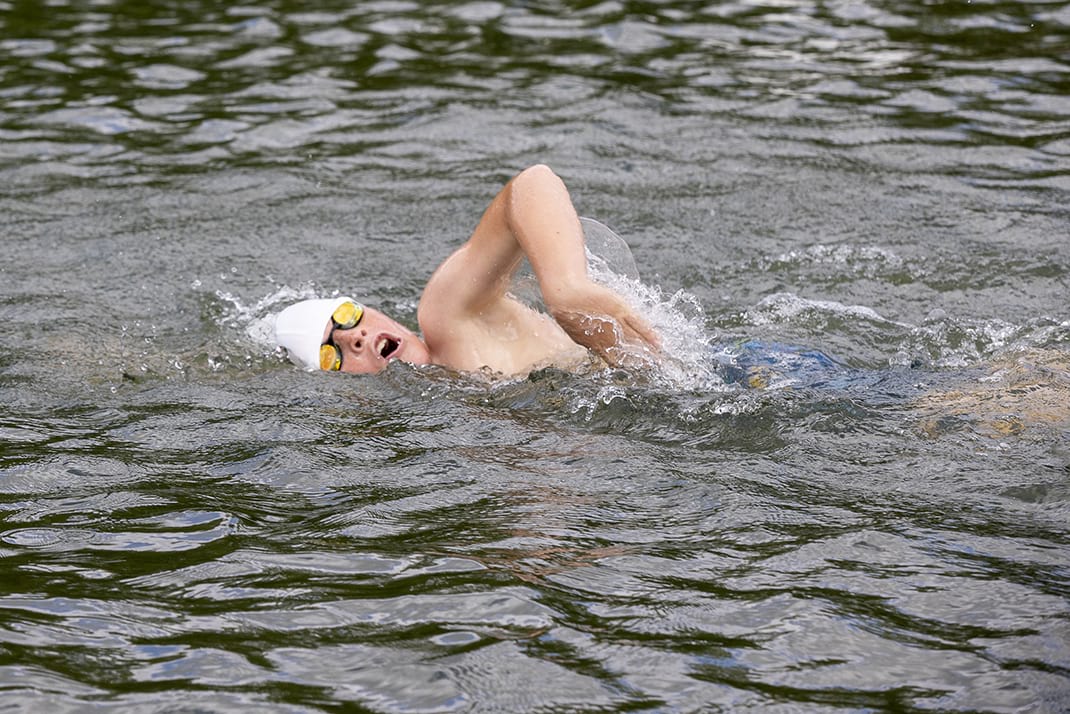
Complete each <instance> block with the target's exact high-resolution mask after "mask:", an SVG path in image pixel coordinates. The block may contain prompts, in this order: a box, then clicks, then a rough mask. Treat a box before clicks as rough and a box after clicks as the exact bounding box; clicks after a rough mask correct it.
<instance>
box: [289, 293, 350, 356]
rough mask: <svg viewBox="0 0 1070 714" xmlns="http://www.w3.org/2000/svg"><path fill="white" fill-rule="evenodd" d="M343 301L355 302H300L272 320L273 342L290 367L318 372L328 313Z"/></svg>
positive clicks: (346, 299) (339, 299)
mask: <svg viewBox="0 0 1070 714" xmlns="http://www.w3.org/2000/svg"><path fill="white" fill-rule="evenodd" d="M344 302H355V301H354V300H353V298H349V297H340V298H329V299H325V300H323V299H320V300H302V301H301V302H299V303H296V304H294V305H290V306H289V307H288V308H286V309H285V310H283V311H282V312H280V313H279V314H278V316H277V317H276V318H275V342H276V343H278V345H279V346H280V347H285V348H286V353H287V354H288V355H289V356H290V360H292V361H293V363H294V364H296V365H298V366H300V367H304V368H305V369H307V370H309V371H310V372H311V371H315V370H318V369H319V368H320V345H322V344H323V330H324V328H326V327H327V323H328V322H329V321H330V319H331V314H332V313H333V312H334V311H335V309H336V308H337V307H338V306H339V305H341V304H342V303H344Z"/></svg>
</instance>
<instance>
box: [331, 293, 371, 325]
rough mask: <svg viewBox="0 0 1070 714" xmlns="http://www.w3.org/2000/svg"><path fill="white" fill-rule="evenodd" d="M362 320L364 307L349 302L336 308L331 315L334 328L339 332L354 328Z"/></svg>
mask: <svg viewBox="0 0 1070 714" xmlns="http://www.w3.org/2000/svg"><path fill="white" fill-rule="evenodd" d="M362 319H364V307H363V306H362V305H358V304H357V303H355V302H352V301H349V300H347V301H346V302H344V303H342V304H341V305H339V306H338V307H336V308H335V309H334V312H333V313H331V320H332V321H333V322H334V326H335V327H337V328H338V329H340V330H348V329H350V328H351V327H356V326H357V325H359V324H360V321H361V320H362Z"/></svg>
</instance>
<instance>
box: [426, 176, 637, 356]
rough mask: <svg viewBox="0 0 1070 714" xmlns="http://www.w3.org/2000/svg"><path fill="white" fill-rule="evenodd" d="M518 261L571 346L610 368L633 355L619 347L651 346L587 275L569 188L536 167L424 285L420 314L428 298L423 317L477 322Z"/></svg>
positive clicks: (632, 318)
mask: <svg viewBox="0 0 1070 714" xmlns="http://www.w3.org/2000/svg"><path fill="white" fill-rule="evenodd" d="M524 256H527V258H528V261H529V262H530V263H531V266H532V268H533V269H534V271H535V276H536V278H537V279H538V281H539V288H540V290H541V291H542V295H543V300H544V301H545V303H546V306H547V308H548V309H549V310H550V314H551V315H553V317H554V319H555V320H557V322H558V324H560V325H561V327H562V328H563V329H564V330H565V332H566V333H567V334H568V335H569V337H571V338H572V339H573V340H574V341H575V342H577V343H579V344H581V345H583V346H585V347H587V348H589V349H592V350H594V351H596V352H597V353H598V354H600V355H601V356H602V357H603V358H604V359H606V361H607V362H609V363H610V364H620V363H622V362H627V361H631V360H630V358H634V357H635V354H636V351H635V350H623V349H622V348H623V347H625V346H626V345H629V344H630V345H635V346H638V347H650V348H655V349H656V348H657V346H658V340H657V336H656V335H655V333H654V332H653V330H651V328H650V327H649V326H648V325H647V324H646V322H645V321H644V320H643V319H642V318H641V317H639V316H638V315H637V314H635V312H634V311H633V310H632V309H631V307H630V306H628V305H627V303H625V301H624V300H623V299H621V297H620V296H619V295H617V294H616V293H614V292H613V291H612V290H609V289H608V288H605V287H603V286H600V285H598V284H596V283H594V282H592V281H591V279H590V278H589V277H588V275H587V256H586V253H585V251H584V242H583V229H582V228H581V227H580V222H579V217H578V216H577V215H576V210H575V208H574V207H573V205H572V200H571V198H570V197H569V194H568V190H567V189H566V188H565V184H564V183H563V182H562V181H561V179H559V178H558V177H557V176H556V175H555V174H554V173H553V171H551V170H550V169H549V168H548V167H546V166H542V165H538V166H533V167H531V168H529V169H526V170H524V171H522V172H521V173H520V174H519V175H517V176H516V177H515V178H514V179H513V180H512V181H510V182H509V183H508V184H507V185H506V186H505V188H503V189H502V190H501V192H499V193H498V195H497V196H496V197H495V198H494V201H493V202H491V205H490V206H489V207H488V208H487V210H486V212H485V213H484V214H483V218H482V219H481V220H480V222H479V225H478V226H477V227H476V229H475V231H474V232H473V234H472V237H471V238H470V239H469V240H468V242H467V243H465V245H464V246H462V247H461V248H460V249H458V250H457V251H456V252H455V253H454V254H453V255H451V256H450V257H449V258H448V259H447V260H446V262H444V263H443V264H442V265H441V266H440V267H439V269H438V270H437V271H436V272H435V274H434V275H433V276H432V277H431V280H430V281H428V285H427V288H426V289H425V291H424V298H425V299H424V300H421V311H423V310H424V302H425V300H426V302H427V303H428V308H427V311H428V313H430V312H431V311H434V310H442V309H453V310H459V311H462V312H463V313H464V314H467V315H468V316H470V317H475V316H478V315H483V314H485V313H488V312H490V308H491V307H492V306H493V304H494V302H495V301H498V300H502V299H505V293H506V290H507V289H508V286H509V280H510V278H511V276H512V274H513V271H514V270H515V269H516V267H517V265H518V264H519V263H520V259H521V258H522V257H524ZM432 306H437V307H432ZM428 317H433V316H432V315H430V314H428ZM421 321H422V320H421Z"/></svg>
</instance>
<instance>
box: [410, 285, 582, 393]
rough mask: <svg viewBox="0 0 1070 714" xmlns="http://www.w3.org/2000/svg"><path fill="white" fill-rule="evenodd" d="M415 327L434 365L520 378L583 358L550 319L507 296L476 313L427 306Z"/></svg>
mask: <svg viewBox="0 0 1070 714" xmlns="http://www.w3.org/2000/svg"><path fill="white" fill-rule="evenodd" d="M420 327H421V329H422V330H423V334H424V341H425V342H426V344H427V346H428V349H429V350H430V351H431V356H432V359H433V361H434V362H435V363H436V364H441V365H443V366H446V367H450V368H452V369H457V370H462V371H477V370H482V369H490V370H491V371H494V372H498V373H501V374H504V375H515V374H523V373H525V372H528V371H530V370H531V369H534V368H536V367H541V366H548V365H551V364H554V365H558V366H565V365H571V364H573V363H579V362H582V361H583V360H584V359H586V355H587V350H586V349H584V348H583V347H581V346H580V345H577V344H576V343H575V342H573V341H572V340H571V339H570V338H569V336H568V335H567V334H565V332H564V330H562V329H561V327H560V326H559V325H558V324H557V323H556V322H555V321H554V320H553V318H551V317H550V316H549V315H546V314H544V313H541V312H538V311H537V310H534V309H532V308H531V307H529V306H527V305H524V304H523V303H520V302H518V301H517V300H515V299H513V298H512V297H510V296H508V295H504V296H502V297H501V298H500V299H498V300H495V301H493V302H490V303H488V304H486V305H485V308H484V309H483V310H481V311H480V312H478V313H475V314H471V313H466V312H459V313H455V314H446V313H445V312H441V311H439V310H437V309H435V308H434V307H431V306H430V303H429V307H428V309H427V310H424V311H422V312H421V315H420Z"/></svg>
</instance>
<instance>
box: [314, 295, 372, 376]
mask: <svg viewBox="0 0 1070 714" xmlns="http://www.w3.org/2000/svg"><path fill="white" fill-rule="evenodd" d="M363 319H364V306H363V305H360V304H358V303H355V302H353V301H352V300H346V301H345V302H344V303H342V304H341V305H339V306H338V307H336V308H335V309H334V312H332V313H331V322H332V323H333V324H334V326H333V327H332V328H331V334H330V335H329V336H328V337H327V342H325V343H324V344H322V345H320V369H322V370H326V371H328V372H337V371H338V370H340V369H342V351H341V350H340V349H338V347H337V346H335V345H334V343H333V342H332V341H331V340H332V339H333V338H334V331H335V330H349V329H351V328H354V327H356V326H357V325H359V324H360V321H361V320H363Z"/></svg>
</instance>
